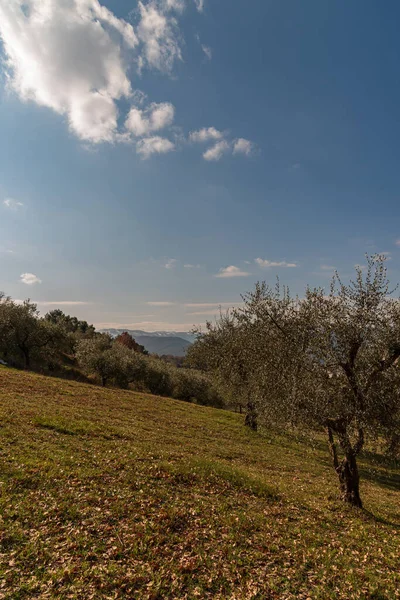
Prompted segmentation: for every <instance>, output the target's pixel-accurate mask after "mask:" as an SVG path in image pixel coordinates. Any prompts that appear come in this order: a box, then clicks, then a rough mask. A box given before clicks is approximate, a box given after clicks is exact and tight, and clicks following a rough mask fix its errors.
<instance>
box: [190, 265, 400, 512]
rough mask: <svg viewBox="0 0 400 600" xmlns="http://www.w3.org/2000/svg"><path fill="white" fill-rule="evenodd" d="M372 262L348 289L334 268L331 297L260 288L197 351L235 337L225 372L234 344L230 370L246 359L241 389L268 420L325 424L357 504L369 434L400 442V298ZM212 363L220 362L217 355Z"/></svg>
mask: <svg viewBox="0 0 400 600" xmlns="http://www.w3.org/2000/svg"><path fill="white" fill-rule="evenodd" d="M367 262H368V265H367V270H366V273H365V275H364V274H363V271H362V269H361V268H357V271H356V280H355V281H352V282H350V284H349V285H345V284H344V283H342V281H341V279H340V278H339V276H338V275H337V274H336V275H335V277H334V279H333V281H332V285H331V289H330V293H329V294H328V295H325V293H324V290H322V289H307V290H306V294H305V297H304V298H298V297H296V298H292V297H291V296H290V294H289V291H288V290H287V289H285V288H283V290H281V289H280V287H279V284H278V285H277V287H276V288H275V289H271V288H269V287H268V286H267V285H266V284H265V283H263V284H257V285H256V288H255V291H254V292H252V293H250V294H247V295H246V296H245V297H244V303H245V305H244V308H241V309H237V310H235V311H234V313H233V315H232V317H231V320H230V322H229V323H223V322H222V323H221V322H220V323H219V324H217V325H216V326H209V332H208V333H207V334H206V335H205V336H204V337H203V339H200V340H199V342H198V343H197V349H196V345H195V348H194V349H193V350H192V352H193V354H194V355H195V353H196V352H198V354H199V355H200V358H202V359H203V360H204V359H206V360H207V351H205V352H204V349H207V347H210V346H212V344H210V340H212V339H213V338H215V337H218V336H220V337H221V336H225V338H226V339H228V338H230V340H231V341H230V344H227V343H226V344H225V346H224V345H222V344H220V345H219V350H220V351H221V349H223V351H224V352H225V354H226V355H225V356H224V358H223V360H222V362H220V363H218V364H217V368H218V370H219V373H220V375H221V374H222V371H221V368H220V366H219V365H220V364H222V365H224V364H226V363H227V364H228V365H229V361H230V355H231V348H233V347H234V348H235V353H233V354H232V356H233V359H232V363H231V364H232V368H233V369H236V366H235V365H237V364H238V363H237V360H238V359H237V356H240V357H241V363H240V364H241V365H242V368H243V370H244V371H245V373H246V375H245V377H244V379H243V385H245V386H248V390H249V394H251V395H252V397H253V399H254V404H255V405H256V406H257V408H258V411H259V412H260V414H261V416H262V418H263V419H264V421H265V422H266V423H273V424H281V425H284V426H287V425H291V426H296V427H299V428H300V429H301V430H302V431H306V430H310V429H313V430H317V431H322V430H325V432H326V435H327V441H328V445H329V449H330V452H331V456H332V461H333V466H334V468H335V470H336V472H337V475H338V478H339V483H340V490H341V497H342V498H343V500H345V501H346V502H349V503H350V504H353V505H355V506H358V507H361V506H362V502H361V498H360V493H359V472H358V465H357V456H358V455H359V453H360V452H361V450H362V448H363V446H364V443H365V439H366V437H367V436H370V437H375V438H378V437H382V438H383V437H385V438H386V439H387V440H388V442H389V445H390V444H392V445H393V444H394V446H396V440H398V439H399V434H400V366H399V364H398V363H399V358H400V303H399V301H398V300H393V299H391V298H390V289H389V283H388V280H387V274H386V268H385V257H384V256H373V257H367ZM218 330H219V331H218ZM232 331H234V332H235V331H236V332H237V335H232ZM209 364H210V367H211V368H214V369H215V368H216V367H215V364H216V363H215V355H214V354H212V353H211V358H210V360H209ZM227 373H228V377H229V373H230V371H229V370H228V371H227Z"/></svg>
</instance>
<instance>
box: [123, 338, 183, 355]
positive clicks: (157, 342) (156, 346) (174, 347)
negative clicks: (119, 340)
mask: <svg viewBox="0 0 400 600" xmlns="http://www.w3.org/2000/svg"><path fill="white" fill-rule="evenodd" d="M135 340H136V341H137V342H138V344H141V345H142V346H144V347H145V348H146V350H147V351H148V352H150V353H151V354H153V353H155V354H159V355H160V356H161V355H163V354H171V355H172V356H185V354H186V352H187V349H188V348H189V347H190V346H191V343H190V342H187V341H186V340H184V339H182V338H179V337H159V338H158V337H150V336H147V335H141V336H138V337H136V338H135Z"/></svg>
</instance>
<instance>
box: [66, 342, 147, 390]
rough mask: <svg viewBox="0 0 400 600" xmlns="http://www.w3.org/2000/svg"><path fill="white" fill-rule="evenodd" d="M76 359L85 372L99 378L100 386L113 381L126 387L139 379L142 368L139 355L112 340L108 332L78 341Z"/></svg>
mask: <svg viewBox="0 0 400 600" xmlns="http://www.w3.org/2000/svg"><path fill="white" fill-rule="evenodd" d="M76 359H77V361H78V363H79V364H80V365H81V367H82V368H83V369H84V370H85V371H86V373H87V374H89V375H96V376H98V377H99V378H100V381H101V384H102V386H105V385H107V383H108V382H109V381H113V382H114V383H116V384H117V385H119V386H120V387H127V386H128V384H129V383H131V382H133V381H135V380H137V379H140V378H141V377H142V372H143V370H144V366H143V362H142V361H143V359H142V358H141V356H140V355H138V354H137V353H136V352H134V351H133V350H129V348H127V347H126V346H123V345H122V344H117V343H115V342H113V340H112V338H111V336H109V335H108V334H97V335H96V336H95V337H94V338H92V339H85V340H81V341H80V342H78V345H77V350H76Z"/></svg>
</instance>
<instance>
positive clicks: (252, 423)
mask: <svg viewBox="0 0 400 600" xmlns="http://www.w3.org/2000/svg"><path fill="white" fill-rule="evenodd" d="M244 424H245V425H246V426H247V427H250V429H253V431H257V427H258V424H257V410H256V405H255V404H254V402H251V401H250V402H248V403H247V406H246V417H245V420H244Z"/></svg>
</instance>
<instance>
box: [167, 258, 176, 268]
mask: <svg viewBox="0 0 400 600" xmlns="http://www.w3.org/2000/svg"><path fill="white" fill-rule="evenodd" d="M177 262H178V261H177V260H176V258H169V259H168V260H167V262H166V263H165V265H164V267H165V268H166V269H175V267H176V263H177Z"/></svg>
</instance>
